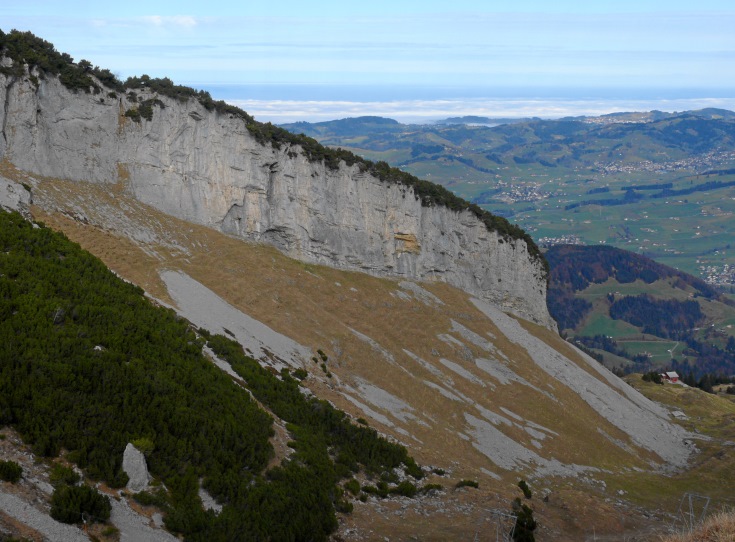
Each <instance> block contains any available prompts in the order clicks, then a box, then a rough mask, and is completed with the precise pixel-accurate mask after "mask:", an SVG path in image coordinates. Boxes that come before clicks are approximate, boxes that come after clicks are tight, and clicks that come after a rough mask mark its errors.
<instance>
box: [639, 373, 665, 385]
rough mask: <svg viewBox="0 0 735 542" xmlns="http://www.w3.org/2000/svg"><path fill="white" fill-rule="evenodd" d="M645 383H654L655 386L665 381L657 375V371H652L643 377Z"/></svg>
mask: <svg viewBox="0 0 735 542" xmlns="http://www.w3.org/2000/svg"><path fill="white" fill-rule="evenodd" d="M641 378H642V379H643V381H644V382H653V383H654V384H663V383H664V380H663V378H661V375H660V374H659V373H657V372H656V371H651V372H648V373H646V374H644V375H643V376H642V377H641Z"/></svg>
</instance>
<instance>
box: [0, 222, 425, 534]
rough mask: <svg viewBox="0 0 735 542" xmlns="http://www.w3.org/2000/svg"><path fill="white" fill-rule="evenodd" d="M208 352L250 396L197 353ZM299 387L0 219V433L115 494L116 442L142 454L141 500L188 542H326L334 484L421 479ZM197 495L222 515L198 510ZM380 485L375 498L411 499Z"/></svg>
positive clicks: (87, 258)
mask: <svg viewBox="0 0 735 542" xmlns="http://www.w3.org/2000/svg"><path fill="white" fill-rule="evenodd" d="M205 344H209V345H210V347H211V348H212V349H213V350H214V351H215V352H217V353H218V355H220V356H221V357H222V358H224V359H227V360H228V361H229V362H230V363H231V364H232V367H233V369H234V370H235V371H237V372H238V373H239V374H240V375H241V376H242V378H243V381H244V382H246V384H247V387H248V390H249V391H248V390H243V389H242V388H241V387H239V386H238V385H236V384H235V383H234V382H233V381H232V379H231V378H230V377H229V376H227V375H226V374H225V373H223V372H222V371H221V370H220V369H218V368H217V367H216V366H215V365H214V364H213V363H211V361H209V360H208V359H207V358H206V357H205V356H204V355H203V353H202V347H203V346H204V345H205ZM305 377H306V375H305V374H304V373H303V372H302V373H298V374H296V373H295V374H294V375H291V374H290V373H288V372H287V371H284V372H283V373H282V374H280V375H274V374H272V373H270V372H269V371H267V370H265V369H264V368H262V367H261V366H260V365H259V364H258V362H257V361H255V360H254V359H252V358H249V357H247V356H246V355H245V354H244V353H243V351H242V348H241V347H240V346H239V345H238V344H237V343H234V342H233V341H231V340H229V339H227V338H225V337H222V336H211V335H210V334H209V333H208V332H206V330H196V329H193V328H192V326H191V325H190V324H189V323H188V322H187V321H186V320H183V319H182V318H180V317H178V316H177V315H176V314H175V313H174V312H173V311H172V310H170V309H164V308H160V307H156V306H154V305H153V304H151V302H150V301H149V300H147V299H146V298H145V297H144V296H143V291H142V290H141V289H140V288H138V287H137V286H134V285H132V284H129V283H126V282H124V281H123V280H121V279H119V278H118V277H117V276H115V275H114V274H113V273H112V272H110V271H109V270H108V269H107V268H106V267H105V266H104V264H102V262H100V261H99V260H98V259H96V258H95V257H93V256H92V255H90V254H89V253H87V252H85V251H83V250H81V249H80V247H79V246H78V245H76V244H74V243H72V242H70V241H69V240H67V239H66V238H65V237H64V236H63V235H62V234H59V233H56V232H53V231H51V230H50V229H47V228H45V227H43V226H40V227H39V226H38V225H34V224H31V223H30V222H28V221H26V220H24V219H23V218H22V217H21V216H20V215H19V214H17V213H7V212H4V211H0V426H3V425H10V426H12V427H14V428H15V429H16V430H17V431H18V432H19V433H20V434H21V435H22V436H23V438H24V440H25V441H26V442H27V443H28V444H30V445H31V446H32V447H33V449H34V451H35V452H36V453H37V454H38V455H39V456H43V457H48V458H53V457H55V456H57V455H58V454H59V453H61V452H62V450H63V451H65V453H66V455H65V457H66V459H67V460H69V461H72V462H74V463H76V464H77V465H78V466H79V467H81V468H82V469H84V472H85V474H86V476H88V477H89V478H90V479H92V480H103V481H105V482H107V483H108V484H109V485H110V486H112V487H117V488H119V487H122V486H124V485H125V483H126V482H127V476H126V475H125V473H124V472H123V471H122V468H121V467H122V465H121V463H122V455H123V450H124V448H125V446H126V444H127V443H128V442H133V441H143V442H147V443H148V450H147V453H148V457H147V461H148V465H149V468H150V471H151V474H152V475H153V476H154V477H155V479H156V480H157V481H158V482H163V484H165V488H166V489H165V490H164V489H163V486H159V488H160V489H159V491H157V492H156V494H155V495H152V496H148V497H147V498H146V499H147V500H146V499H144V500H146V502H149V501H151V502H156V503H157V504H158V505H159V506H161V507H162V508H163V509H164V511H165V512H166V515H165V524H166V527H167V528H168V529H169V530H171V531H173V532H175V533H181V534H182V535H184V537H185V539H186V540H207V541H212V540H239V539H259V540H264V539H273V540H299V539H301V540H306V539H309V540H325V539H326V538H327V536H328V535H329V533H331V532H332V531H333V530H334V529H335V528H336V526H337V520H336V516H335V512H336V511H342V512H348V511H349V510H350V509H351V506H352V505H351V503H350V502H349V501H348V499H347V498H346V497H345V492H344V490H343V483H344V484H348V483H350V482H352V481H353V480H354V478H353V476H354V475H355V474H357V473H358V472H363V473H366V474H367V475H368V476H370V477H381V476H383V477H384V478H385V479H386V480H390V481H395V476H396V475H395V471H396V469H404V470H405V471H406V472H407V474H409V475H411V476H413V479H414V480H417V479H419V478H421V476H422V473H421V469H420V468H419V467H418V466H417V465H416V463H415V462H414V461H413V459H411V458H410V457H409V456H408V454H407V452H406V449H405V448H404V447H403V446H400V445H398V444H395V443H391V442H388V441H387V440H385V439H384V438H382V437H380V436H379V435H378V434H377V433H376V431H375V430H374V429H372V428H369V427H367V426H365V425H362V424H358V423H355V422H353V421H352V420H351V419H350V418H349V417H348V416H347V415H345V414H344V413H343V412H340V411H338V410H336V409H334V408H333V407H332V406H331V405H330V404H329V403H327V402H325V401H319V400H317V399H315V398H309V397H307V396H306V395H305V394H304V393H302V392H301V390H300V384H299V382H300V380H299V379H300V378H305ZM250 393H252V395H253V396H254V397H255V398H257V400H258V401H260V403H261V404H263V405H264V406H265V407H266V408H267V409H268V410H269V411H270V412H271V413H273V414H275V415H276V416H278V417H279V418H281V419H283V420H284V421H286V422H287V423H288V426H287V427H288V431H289V433H290V436H291V438H292V441H291V442H290V443H289V446H290V447H291V449H292V453H291V455H290V457H289V458H288V459H286V460H284V461H283V462H282V463H281V464H280V465H279V466H276V467H273V468H270V469H266V467H267V465H268V462H269V460H270V459H272V458H273V454H274V451H273V447H272V445H271V444H270V441H269V438H270V437H271V436H272V435H273V428H272V417H271V414H269V413H267V412H266V411H264V410H263V409H262V408H261V407H260V406H258V404H257V403H256V401H255V400H254V399H253V398H251V396H250ZM200 483H201V485H202V486H203V487H204V488H206V489H207V490H208V491H209V492H210V494H212V495H213V496H214V497H215V498H216V499H217V500H218V501H219V502H220V503H222V504H224V509H223V510H222V512H221V513H219V514H215V513H214V512H211V511H205V510H204V509H203V508H202V504H201V501H200V499H199V496H198V490H199V487H200ZM383 484H385V489H386V494H388V493H391V492H393V493H401V494H408V493H412V492H413V493H415V491H416V487H415V485H414V484H413V483H411V482H408V481H406V482H403V485H401V484H397V483H395V482H392V483H391V484H388V483H386V482H383ZM351 485H354V482H353V483H352V484H351ZM411 488H413V489H411ZM357 493H360V490H359V485H358V491H357Z"/></svg>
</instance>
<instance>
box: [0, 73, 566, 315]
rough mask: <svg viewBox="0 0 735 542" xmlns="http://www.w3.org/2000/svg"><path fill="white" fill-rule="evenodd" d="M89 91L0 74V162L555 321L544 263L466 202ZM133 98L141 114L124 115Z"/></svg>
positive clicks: (220, 117)
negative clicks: (144, 112)
mask: <svg viewBox="0 0 735 542" xmlns="http://www.w3.org/2000/svg"><path fill="white" fill-rule="evenodd" d="M3 65H4V66H8V65H10V61H9V60H8V59H3ZM101 88H102V91H101V92H97V93H85V92H82V91H78V92H74V91H71V90H69V89H68V88H66V87H65V86H64V85H62V83H61V82H60V80H59V78H58V77H55V76H49V75H47V74H46V75H45V76H44V74H41V73H40V72H38V71H36V69H35V68H34V69H32V70H31V72H30V73H29V72H28V71H27V69H26V71H25V74H24V75H17V74H16V75H12V74H0V104H2V107H1V108H0V126H1V127H2V134H1V137H0V159H3V160H6V161H8V162H10V163H12V164H13V165H14V166H15V167H17V168H19V169H21V170H24V171H26V172H29V173H32V174H34V175H43V176H47V177H55V178H62V179H69V180H79V181H92V182H95V183H105V184H109V185H110V186H111V187H112V186H113V185H117V186H118V187H122V188H124V190H126V191H127V193H129V194H131V195H133V196H134V197H135V198H137V199H138V200H140V201H141V202H144V203H146V204H149V205H151V206H154V207H156V208H157V209H160V210H161V211H163V212H166V213H168V214H171V215H173V216H176V217H178V218H182V219H185V220H188V221H191V222H195V223H198V224H203V225H207V226H210V227H213V228H216V229H219V230H221V231H223V232H225V233H228V234H232V235H235V236H238V237H241V238H244V239H247V240H252V241H258V242H265V243H269V244H271V245H274V246H276V247H278V248H279V249H280V250H282V251H283V252H284V253H286V254H287V255H289V256H291V257H294V258H298V259H301V260H303V261H307V262H314V263H320V264H326V265H330V266H334V267H338V268H344V269H354V270H358V271H363V272H367V273H370V274H373V275H379V276H399V277H407V278H412V279H419V280H436V281H445V282H447V283H449V284H452V285H454V286H457V287H459V288H462V289H464V290H466V291H467V292H470V293H472V294H473V295H476V296H479V297H481V298H483V299H485V300H487V301H489V302H491V303H493V304H495V305H497V306H499V307H501V308H502V309H504V310H507V311H510V312H513V313H515V314H517V315H520V316H522V317H524V318H528V319H530V320H533V321H535V322H538V323H541V324H543V325H545V326H547V327H551V328H555V324H554V322H553V320H552V319H551V317H550V316H549V314H548V312H547V309H546V277H545V271H544V267H543V262H542V261H541V260H540V259H539V258H538V257H536V256H535V255H534V254H531V253H530V251H529V246H528V245H527V243H526V241H525V240H523V239H514V238H512V237H509V236H507V235H503V234H500V233H498V232H494V231H489V229H488V228H487V227H486V225H485V224H484V223H483V222H482V221H481V220H480V219H479V218H478V217H477V216H476V215H475V214H473V213H472V212H470V211H461V212H457V211H454V210H450V209H448V208H447V207H444V206H441V205H432V206H425V205H422V202H421V200H420V198H419V197H418V196H417V195H416V193H415V191H414V188H413V187H410V186H405V185H401V184H395V183H390V182H386V181H382V180H380V179H378V178H377V177H375V176H373V175H371V174H369V173H368V172H365V171H364V170H363V169H362V168H360V167H359V165H353V166H347V165H346V164H345V163H344V162H342V163H341V164H340V166H339V167H337V168H336V169H333V168H330V167H328V166H327V165H325V164H324V163H323V162H314V161H310V160H309V159H308V158H307V157H306V156H305V154H304V153H303V152H301V149H300V148H299V147H298V146H290V145H282V146H280V148H276V147H275V146H273V145H271V144H269V143H267V144H265V145H263V144H261V143H259V142H258V141H257V140H256V138H255V137H253V135H252V134H251V133H250V132H249V130H248V129H247V126H246V125H245V123H244V122H243V119H242V118H239V117H237V116H236V115H232V114H226V113H225V114H223V113H218V112H216V111H209V110H207V109H206V108H205V107H204V106H203V105H202V104H201V103H200V102H199V101H198V100H196V99H188V100H186V101H181V100H177V99H172V98H169V97H166V96H158V95H156V94H155V93H153V92H152V91H150V90H147V89H146V88H145V87H143V88H141V89H138V90H136V94H137V96H132V95H131V94H130V93H129V92H128V94H123V93H121V92H119V91H118V92H112V91H111V90H110V89H107V88H104V87H101ZM144 100H150V101H149V102H148V105H147V107H149V108H152V113H153V114H152V118H151V120H146V119H145V118H138V119H136V120H134V119H132V118H130V116H126V115H125V113H126V112H130V111H134V110H138V108H141V106H140V104H141V102H142V101H144ZM153 100H155V102H154V101H153ZM141 109H142V108H141ZM129 115H130V113H129Z"/></svg>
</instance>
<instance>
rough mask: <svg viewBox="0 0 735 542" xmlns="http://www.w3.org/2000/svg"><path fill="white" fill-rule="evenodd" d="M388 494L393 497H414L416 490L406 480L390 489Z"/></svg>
mask: <svg viewBox="0 0 735 542" xmlns="http://www.w3.org/2000/svg"><path fill="white" fill-rule="evenodd" d="M390 492H391V493H392V494H393V495H401V496H403V497H414V496H415V495H416V493H417V492H418V489H416V486H415V485H413V484H412V483H411V482H409V481H408V480H404V481H403V482H401V483H400V484H398V485H397V486H396V487H393V488H391V489H390Z"/></svg>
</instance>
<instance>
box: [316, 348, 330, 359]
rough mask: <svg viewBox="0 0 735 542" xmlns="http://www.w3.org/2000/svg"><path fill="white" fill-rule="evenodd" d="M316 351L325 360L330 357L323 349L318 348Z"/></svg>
mask: <svg viewBox="0 0 735 542" xmlns="http://www.w3.org/2000/svg"><path fill="white" fill-rule="evenodd" d="M316 353H317V354H319V357H320V358H322V361H324V362H326V361H327V360H328V359H329V358H328V357H327V355H326V354H325V353H324V351H323V350H317V351H316Z"/></svg>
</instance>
